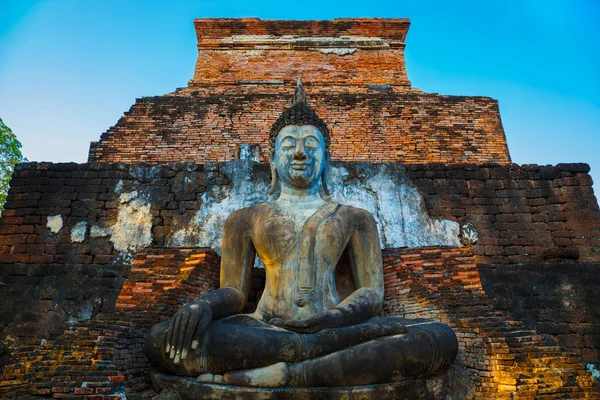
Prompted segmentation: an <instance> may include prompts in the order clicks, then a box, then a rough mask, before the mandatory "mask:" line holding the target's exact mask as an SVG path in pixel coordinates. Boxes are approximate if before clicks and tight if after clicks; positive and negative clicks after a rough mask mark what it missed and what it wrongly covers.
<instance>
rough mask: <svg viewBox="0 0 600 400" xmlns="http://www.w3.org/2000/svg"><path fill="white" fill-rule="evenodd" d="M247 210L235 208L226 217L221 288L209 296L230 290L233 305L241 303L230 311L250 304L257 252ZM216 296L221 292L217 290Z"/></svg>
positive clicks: (229, 294)
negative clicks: (247, 302)
mask: <svg viewBox="0 0 600 400" xmlns="http://www.w3.org/2000/svg"><path fill="white" fill-rule="evenodd" d="M247 210H248V209H241V210H238V211H234V212H233V213H231V214H230V215H229V217H227V220H226V221H225V227H224V228H223V242H222V246H221V277H220V287H221V289H218V290H216V291H214V292H210V293H209V294H208V295H206V296H205V297H207V296H210V295H211V293H215V292H220V291H226V293H227V296H226V299H227V300H228V301H231V303H230V304H231V306H232V307H233V305H234V304H235V305H236V306H237V309H236V310H234V311H231V312H230V314H234V313H239V312H241V311H242V309H243V308H244V306H245V305H246V301H247V299H248V292H249V291H250V283H251V278H252V268H253V267H254V258H255V256H256V250H255V249H254V245H253V243H252V239H251V237H250V232H249V231H250V229H249V228H250V216H249V215H248V212H247ZM234 293H235V294H234ZM215 296H216V297H218V296H219V295H217V294H215ZM203 299H204V297H203ZM215 301H217V300H215ZM211 307H212V306H211ZM228 311H229V310H228Z"/></svg>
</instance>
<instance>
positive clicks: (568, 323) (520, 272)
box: [479, 263, 600, 383]
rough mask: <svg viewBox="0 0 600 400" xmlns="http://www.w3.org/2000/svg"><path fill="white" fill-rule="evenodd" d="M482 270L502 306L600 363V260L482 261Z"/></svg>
mask: <svg viewBox="0 0 600 400" xmlns="http://www.w3.org/2000/svg"><path fill="white" fill-rule="evenodd" d="M479 271H480V274H481V282H482V284H483V287H484V288H485V291H486V293H487V294H488V296H490V298H492V299H493V300H494V304H495V306H496V307H497V308H498V309H500V310H506V311H510V312H511V313H512V315H513V316H514V317H515V318H517V319H519V320H520V321H523V323H524V324H525V326H527V328H529V329H535V330H536V331H537V332H538V333H540V334H548V335H553V336H554V337H555V338H556V339H557V340H558V342H559V343H560V344H561V345H562V346H564V347H565V348H567V349H569V350H571V351H574V352H578V353H579V354H581V356H582V357H583V358H584V359H585V361H586V363H587V364H588V368H589V369H590V370H598V369H600V353H599V349H600V335H599V334H598V332H600V307H598V304H600V292H599V291H598V288H599V287H600V264H598V263H580V264H574V263H570V264H565V263H560V264H518V265H479ZM599 378H600V377H599ZM598 382H599V383H600V379H598Z"/></svg>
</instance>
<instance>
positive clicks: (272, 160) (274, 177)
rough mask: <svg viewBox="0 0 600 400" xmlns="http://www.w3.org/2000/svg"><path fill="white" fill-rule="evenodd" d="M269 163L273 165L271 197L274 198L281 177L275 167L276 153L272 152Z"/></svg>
mask: <svg viewBox="0 0 600 400" xmlns="http://www.w3.org/2000/svg"><path fill="white" fill-rule="evenodd" d="M269 162H270V163H271V190H270V191H269V196H273V194H275V192H276V191H277V184H278V182H279V175H277V166H276V165H275V152H273V151H272V152H271V155H270V156H269Z"/></svg>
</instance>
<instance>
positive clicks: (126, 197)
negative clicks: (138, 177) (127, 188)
mask: <svg viewBox="0 0 600 400" xmlns="http://www.w3.org/2000/svg"><path fill="white" fill-rule="evenodd" d="M137 197H138V192H137V191H136V190H134V191H133V192H125V193H121V195H120V196H119V203H127V202H129V201H131V200H132V199H135V198H137Z"/></svg>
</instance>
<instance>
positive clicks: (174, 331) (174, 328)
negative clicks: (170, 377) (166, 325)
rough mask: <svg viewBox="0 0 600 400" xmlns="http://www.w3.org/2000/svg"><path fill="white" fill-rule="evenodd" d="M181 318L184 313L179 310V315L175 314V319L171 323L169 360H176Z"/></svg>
mask: <svg viewBox="0 0 600 400" xmlns="http://www.w3.org/2000/svg"><path fill="white" fill-rule="evenodd" d="M181 316H182V312H181V310H179V311H178V312H177V314H175V318H173V321H171V328H170V330H169V336H170V340H169V343H170V344H171V351H170V352H169V358H175V351H176V350H177V335H179V325H180V324H181Z"/></svg>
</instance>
